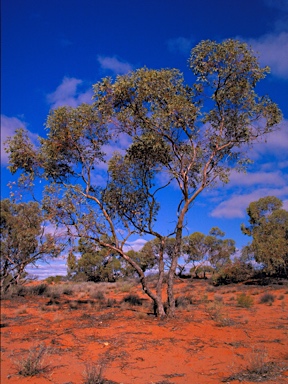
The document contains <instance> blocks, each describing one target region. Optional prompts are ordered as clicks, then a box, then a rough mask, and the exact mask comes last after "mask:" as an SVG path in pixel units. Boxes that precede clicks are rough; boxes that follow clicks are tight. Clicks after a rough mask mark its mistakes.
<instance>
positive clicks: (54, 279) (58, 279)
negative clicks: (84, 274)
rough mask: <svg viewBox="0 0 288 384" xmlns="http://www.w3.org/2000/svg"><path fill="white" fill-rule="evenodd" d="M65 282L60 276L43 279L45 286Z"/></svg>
mask: <svg viewBox="0 0 288 384" xmlns="http://www.w3.org/2000/svg"><path fill="white" fill-rule="evenodd" d="M64 280H65V276H60V275H56V276H49V277H47V278H46V279H45V281H46V283H47V284H52V283H55V284H57V283H60V282H61V281H64Z"/></svg>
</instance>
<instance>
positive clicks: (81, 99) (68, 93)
mask: <svg viewBox="0 0 288 384" xmlns="http://www.w3.org/2000/svg"><path fill="white" fill-rule="evenodd" d="M81 84H83V82H82V80H80V79H76V78H74V77H71V78H69V77H64V79H63V80H62V83H61V84H60V85H59V86H58V87H57V89H56V91H54V92H52V93H50V94H48V95H47V101H48V103H49V104H51V108H53V109H55V108H58V107H61V106H64V105H65V106H69V107H74V108H75V107H77V106H78V105H80V104H81V103H91V102H92V96H93V91H92V88H91V89H89V90H88V91H86V92H84V93H79V92H78V88H79V86H80V85H81Z"/></svg>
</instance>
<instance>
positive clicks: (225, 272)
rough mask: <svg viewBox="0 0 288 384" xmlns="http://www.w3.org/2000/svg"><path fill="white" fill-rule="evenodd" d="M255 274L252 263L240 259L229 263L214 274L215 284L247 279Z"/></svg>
mask: <svg viewBox="0 0 288 384" xmlns="http://www.w3.org/2000/svg"><path fill="white" fill-rule="evenodd" d="M253 274H254V269H253V267H252V266H251V264H249V263H246V262H243V261H241V260H239V259H236V260H235V261H233V262H231V263H227V264H226V265H224V266H223V267H222V268H220V270H219V271H218V272H217V273H216V274H215V275H213V284H214V285H222V284H231V283H239V282H242V281H246V280H248V279H249V278H251V277H252V276H253Z"/></svg>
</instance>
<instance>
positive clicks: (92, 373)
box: [83, 364, 106, 384]
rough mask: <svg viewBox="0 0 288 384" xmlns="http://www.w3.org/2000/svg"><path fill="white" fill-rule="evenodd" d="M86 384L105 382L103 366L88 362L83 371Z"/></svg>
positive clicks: (101, 383) (103, 383)
mask: <svg viewBox="0 0 288 384" xmlns="http://www.w3.org/2000/svg"><path fill="white" fill-rule="evenodd" d="M83 378H84V384H105V382H106V380H105V379H104V378H103V366H102V365H95V364H86V366H85V370H84V372H83Z"/></svg>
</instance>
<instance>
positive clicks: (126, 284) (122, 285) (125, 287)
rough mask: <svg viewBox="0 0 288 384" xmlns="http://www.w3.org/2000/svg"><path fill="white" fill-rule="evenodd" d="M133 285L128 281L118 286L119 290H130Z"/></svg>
mask: <svg viewBox="0 0 288 384" xmlns="http://www.w3.org/2000/svg"><path fill="white" fill-rule="evenodd" d="M132 288H133V286H132V285H131V284H129V283H123V284H121V285H120V287H119V291H120V292H130V291H131V289H132Z"/></svg>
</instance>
